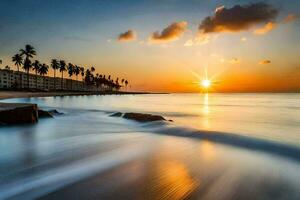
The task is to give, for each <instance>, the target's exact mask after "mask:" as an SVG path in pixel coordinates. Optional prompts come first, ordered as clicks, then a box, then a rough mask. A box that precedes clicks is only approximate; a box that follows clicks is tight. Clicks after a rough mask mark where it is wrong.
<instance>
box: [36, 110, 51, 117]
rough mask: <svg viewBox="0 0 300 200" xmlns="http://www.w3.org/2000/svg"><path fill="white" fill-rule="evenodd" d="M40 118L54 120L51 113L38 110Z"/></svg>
mask: <svg viewBox="0 0 300 200" xmlns="http://www.w3.org/2000/svg"><path fill="white" fill-rule="evenodd" d="M38 116H39V118H53V115H52V114H51V113H50V112H49V111H45V110H38Z"/></svg>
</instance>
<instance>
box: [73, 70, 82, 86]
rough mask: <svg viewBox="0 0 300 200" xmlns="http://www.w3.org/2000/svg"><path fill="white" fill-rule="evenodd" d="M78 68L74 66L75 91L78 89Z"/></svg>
mask: <svg viewBox="0 0 300 200" xmlns="http://www.w3.org/2000/svg"><path fill="white" fill-rule="evenodd" d="M80 68H81V67H79V66H78V65H75V66H74V74H75V76H76V85H77V89H78V75H79V74H80Z"/></svg>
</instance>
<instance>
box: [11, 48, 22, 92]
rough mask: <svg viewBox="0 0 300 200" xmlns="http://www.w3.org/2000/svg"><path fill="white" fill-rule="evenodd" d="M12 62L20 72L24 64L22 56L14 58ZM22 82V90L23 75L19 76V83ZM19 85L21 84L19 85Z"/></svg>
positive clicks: (18, 55)
mask: <svg viewBox="0 0 300 200" xmlns="http://www.w3.org/2000/svg"><path fill="white" fill-rule="evenodd" d="M12 61H13V62H14V64H15V66H16V67H17V71H18V72H19V71H20V66H21V65H22V64H23V58H22V56H21V55H20V54H16V55H14V56H13V57H12ZM18 82H20V88H22V74H19V80H18V81H17V83H18ZM18 85H19V84H18Z"/></svg>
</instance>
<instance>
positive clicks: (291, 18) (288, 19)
mask: <svg viewBox="0 0 300 200" xmlns="http://www.w3.org/2000/svg"><path fill="white" fill-rule="evenodd" d="M296 19H297V16H296V15H295V14H288V16H286V17H285V18H284V20H283V22H284V23H286V24H287V23H290V22H293V21H295V20H296Z"/></svg>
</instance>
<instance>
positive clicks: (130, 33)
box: [118, 30, 136, 42]
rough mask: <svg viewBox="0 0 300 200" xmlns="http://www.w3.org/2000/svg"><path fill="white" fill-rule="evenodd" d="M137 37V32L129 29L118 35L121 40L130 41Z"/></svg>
mask: <svg viewBox="0 0 300 200" xmlns="http://www.w3.org/2000/svg"><path fill="white" fill-rule="evenodd" d="M135 39H136V33H135V32H134V31H133V30H128V31H126V32H124V33H121V34H120V35H119V37H118V40H119V41H120V42H129V41H133V40H135Z"/></svg>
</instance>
